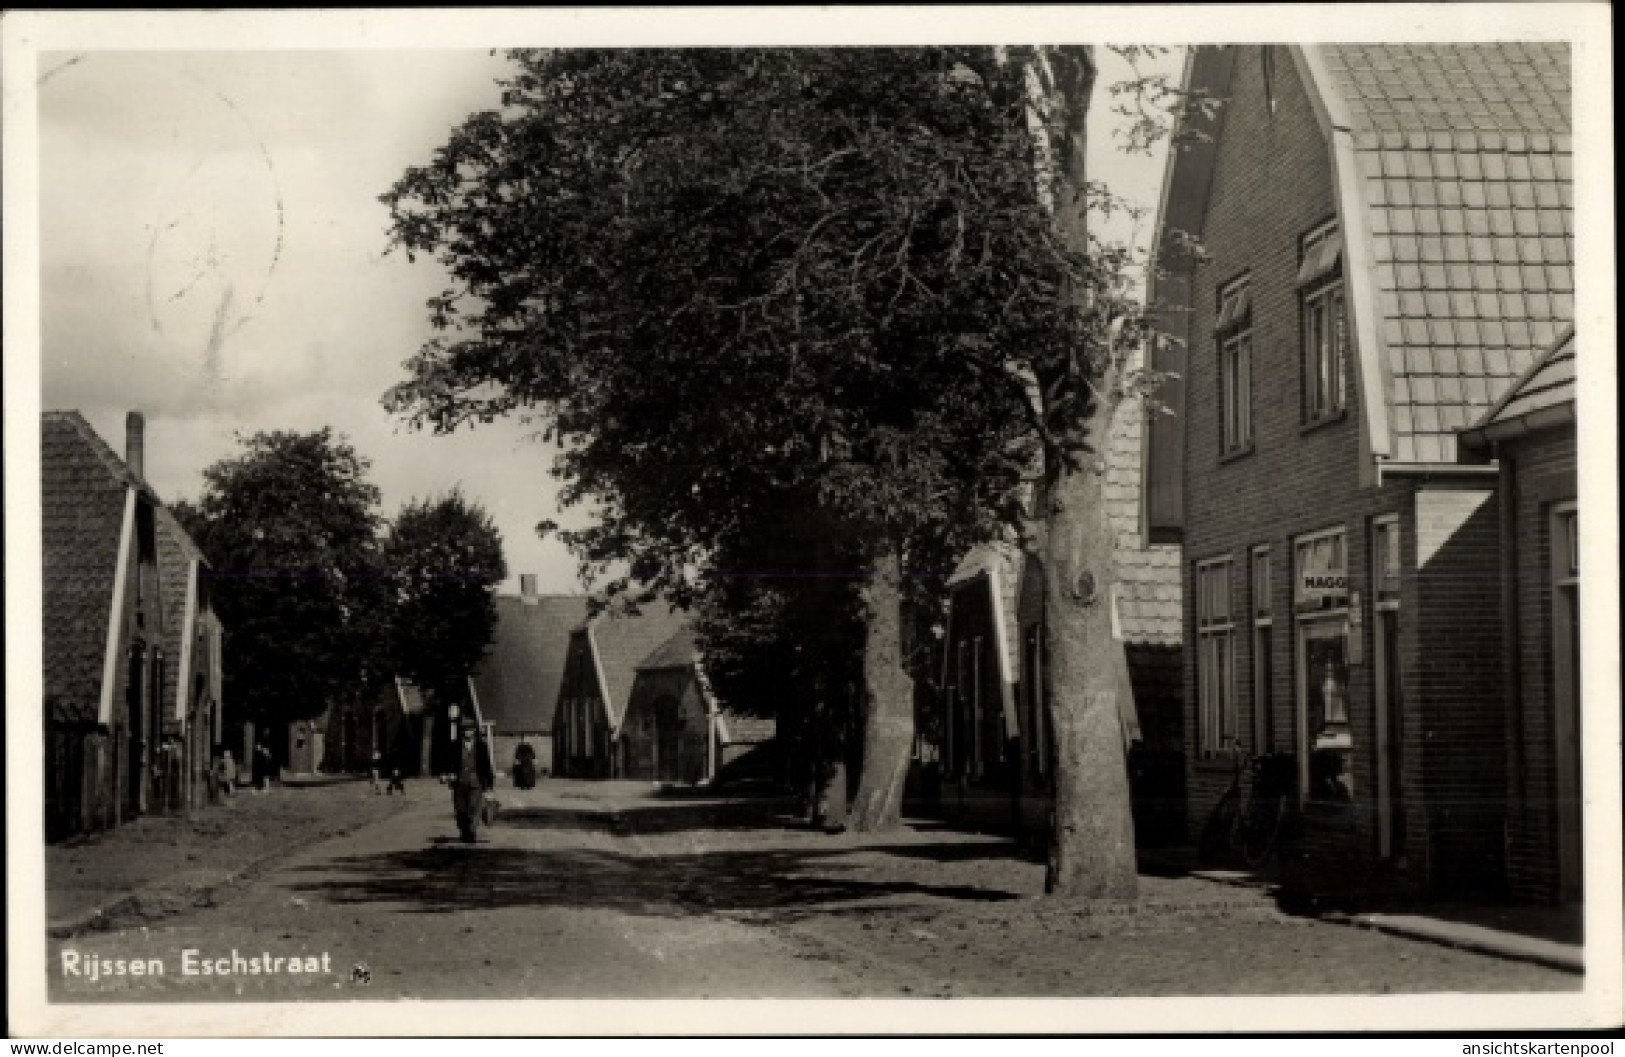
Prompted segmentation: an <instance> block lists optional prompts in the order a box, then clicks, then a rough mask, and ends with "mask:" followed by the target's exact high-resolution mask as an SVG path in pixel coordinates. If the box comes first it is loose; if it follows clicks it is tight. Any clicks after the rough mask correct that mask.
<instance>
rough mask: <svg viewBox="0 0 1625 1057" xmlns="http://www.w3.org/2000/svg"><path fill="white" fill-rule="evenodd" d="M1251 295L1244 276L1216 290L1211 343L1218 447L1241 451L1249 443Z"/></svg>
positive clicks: (1249, 446) (1251, 402)
mask: <svg viewBox="0 0 1625 1057" xmlns="http://www.w3.org/2000/svg"><path fill="white" fill-rule="evenodd" d="M1252 304H1253V298H1252V284H1251V280H1250V279H1249V278H1248V277H1247V276H1243V277H1241V278H1240V279H1236V280H1233V281H1232V282H1229V283H1226V284H1225V285H1224V286H1223V287H1221V288H1220V290H1219V315H1218V322H1217V323H1216V324H1215V326H1214V332H1215V333H1214V339H1213V340H1214V346H1215V347H1216V348H1217V350H1218V360H1219V406H1220V416H1219V419H1220V436H1219V443H1220V451H1222V452H1223V453H1224V454H1225V455H1233V454H1236V453H1238V452H1244V451H1247V450H1249V449H1250V448H1251V447H1252V443H1253V309H1252Z"/></svg>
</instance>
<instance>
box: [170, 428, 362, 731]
mask: <svg viewBox="0 0 1625 1057" xmlns="http://www.w3.org/2000/svg"><path fill="white" fill-rule="evenodd" d="M239 440H240V443H241V449H242V450H241V451H240V453H239V454H237V455H235V456H232V457H230V458H226V459H222V460H221V461H219V462H217V463H215V464H214V465H213V466H211V467H209V468H208V469H207V470H205V471H204V473H203V482H204V487H203V494H202V496H201V498H200V499H199V500H198V502H197V503H195V504H178V509H177V514H178V515H179V516H180V517H181V518H182V520H183V523H184V524H185V525H186V528H187V530H188V531H189V533H190V534H191V535H192V537H193V539H195V540H196V541H197V543H198V546H199V547H200V548H202V550H203V552H204V554H205V555H207V557H208V559H209V565H210V569H209V573H208V575H209V577H210V580H211V589H212V591H213V596H214V605H215V609H216V611H217V612H218V613H219V615H220V620H221V623H222V624H223V625H224V628H225V641H224V655H225V673H224V674H225V688H224V691H225V692H224V700H225V701H226V703H227V707H228V708H230V709H231V710H232V712H233V714H234V715H236V716H237V717H238V718H240V719H248V720H252V721H254V722H255V723H258V724H279V723H287V722H292V721H294V720H301V719H310V718H313V717H315V716H319V715H321V714H322V712H323V711H324V710H325V709H326V708H327V706H328V704H329V702H331V701H332V700H333V699H335V698H336V697H339V696H341V695H343V694H346V693H349V692H352V691H354V690H355V688H356V686H357V685H358V684H360V683H361V682H363V681H364V680H365V677H366V673H367V671H368V669H369V666H372V667H376V659H377V657H378V654H379V649H380V646H381V642H382V631H383V621H382V620H381V619H380V617H381V614H382V608H383V605H382V604H383V596H382V592H381V590H380V588H381V579H380V566H379V552H378V539H377V529H378V515H377V510H376V508H377V505H378V498H379V496H378V490H377V488H375V487H374V486H373V485H372V484H371V483H370V482H369V481H368V480H367V469H368V463H367V460H366V459H364V458H362V457H361V456H360V455H358V454H357V453H356V451H355V449H354V448H353V447H351V446H350V444H349V443H348V442H347V441H345V440H344V439H343V438H342V437H340V436H337V435H335V434H334V433H333V432H332V431H331V430H328V429H322V430H318V431H316V432H314V433H292V432H266V433H256V434H254V435H253V436H250V437H246V438H239Z"/></svg>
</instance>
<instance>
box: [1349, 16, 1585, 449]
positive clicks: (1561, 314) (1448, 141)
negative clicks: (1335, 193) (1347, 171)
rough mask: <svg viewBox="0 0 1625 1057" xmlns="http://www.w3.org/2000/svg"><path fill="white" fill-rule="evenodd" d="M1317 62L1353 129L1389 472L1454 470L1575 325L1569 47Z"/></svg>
mask: <svg viewBox="0 0 1625 1057" xmlns="http://www.w3.org/2000/svg"><path fill="white" fill-rule="evenodd" d="M1318 50H1319V52H1320V54H1321V55H1322V56H1323V58H1324V61H1325V65H1326V69H1327V71H1328V73H1329V75H1330V78H1331V82H1332V84H1331V88H1332V89H1333V90H1334V91H1336V92H1337V93H1338V94H1339V95H1340V96H1341V97H1342V99H1343V100H1344V101H1345V102H1346V103H1347V104H1348V108H1349V113H1350V119H1351V121H1352V123H1353V128H1352V132H1353V139H1354V148H1355V157H1356V164H1357V165H1358V169H1359V175H1360V178H1361V183H1362V189H1363V192H1364V195H1365V198H1366V206H1367V209H1368V218H1369V221H1370V228H1371V241H1372V250H1373V257H1374V260H1375V263H1376V279H1377V284H1376V285H1377V288H1378V289H1377V297H1378V302H1379V303H1378V305H1377V306H1376V307H1377V311H1378V313H1379V315H1380V317H1381V318H1380V321H1379V326H1380V329H1381V335H1382V339H1383V343H1384V344H1385V345H1386V355H1387V360H1388V362H1387V364H1386V367H1387V371H1388V373H1389V376H1390V388H1389V393H1388V395H1389V398H1390V402H1391V409H1392V412H1393V417H1392V425H1393V432H1394V445H1395V446H1394V451H1393V458H1394V459H1395V461H1398V462H1452V461H1454V460H1455V458H1456V433H1457V431H1458V430H1460V429H1462V428H1463V427H1464V426H1467V425H1468V424H1470V423H1471V422H1473V421H1474V420H1476V419H1477V418H1478V417H1479V416H1480V415H1481V414H1482V413H1483V412H1484V411H1485V410H1486V409H1487V408H1488V407H1489V406H1490V405H1491V404H1492V403H1493V402H1494V401H1495V399H1496V397H1498V396H1499V395H1500V394H1501V393H1502V392H1503V391H1504V390H1505V389H1506V387H1507V386H1508V385H1509V384H1510V383H1511V382H1512V380H1513V379H1515V378H1517V377H1518V376H1519V375H1520V374H1521V373H1523V371H1524V370H1525V369H1527V368H1528V367H1529V365H1530V364H1531V363H1533V362H1534V360H1535V358H1536V357H1537V356H1539V355H1540V353H1541V351H1542V350H1543V349H1545V348H1546V347H1548V346H1549V345H1550V344H1551V343H1552V341H1553V340H1554V339H1555V338H1556V337H1557V335H1558V333H1559V332H1560V331H1561V330H1562V329H1563V327H1564V326H1565V325H1566V324H1567V323H1569V322H1570V321H1572V320H1573V318H1574V216H1573V154H1572V150H1573V145H1572V140H1571V119H1570V103H1569V97H1570V89H1569V54H1568V47H1567V45H1565V44H1561V43H1558V44H1548V43H1531V42H1524V43H1498V44H1413V45H1389V44H1384V45H1364V44H1337V45H1321V46H1319V47H1318Z"/></svg>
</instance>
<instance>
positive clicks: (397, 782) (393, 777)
mask: <svg viewBox="0 0 1625 1057" xmlns="http://www.w3.org/2000/svg"><path fill="white" fill-rule="evenodd" d="M384 793H385V795H387V796H394V795H395V794H396V793H400V794H401V795H402V796H405V795H406V783H405V782H403V781H401V769H400V768H399V767H391V768H390V769H389V785H388V786H386V787H385V788H384Z"/></svg>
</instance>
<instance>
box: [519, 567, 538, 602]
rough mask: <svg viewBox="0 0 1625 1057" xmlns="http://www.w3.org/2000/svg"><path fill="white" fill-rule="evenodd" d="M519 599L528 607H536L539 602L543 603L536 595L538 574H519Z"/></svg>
mask: <svg viewBox="0 0 1625 1057" xmlns="http://www.w3.org/2000/svg"><path fill="white" fill-rule="evenodd" d="M519 597H520V598H521V599H522V600H523V601H524V603H525V605H527V606H533V605H536V604H537V603H538V602H540V601H541V599H540V598H538V597H537V595H536V574H535V573H520V574H519Z"/></svg>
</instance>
